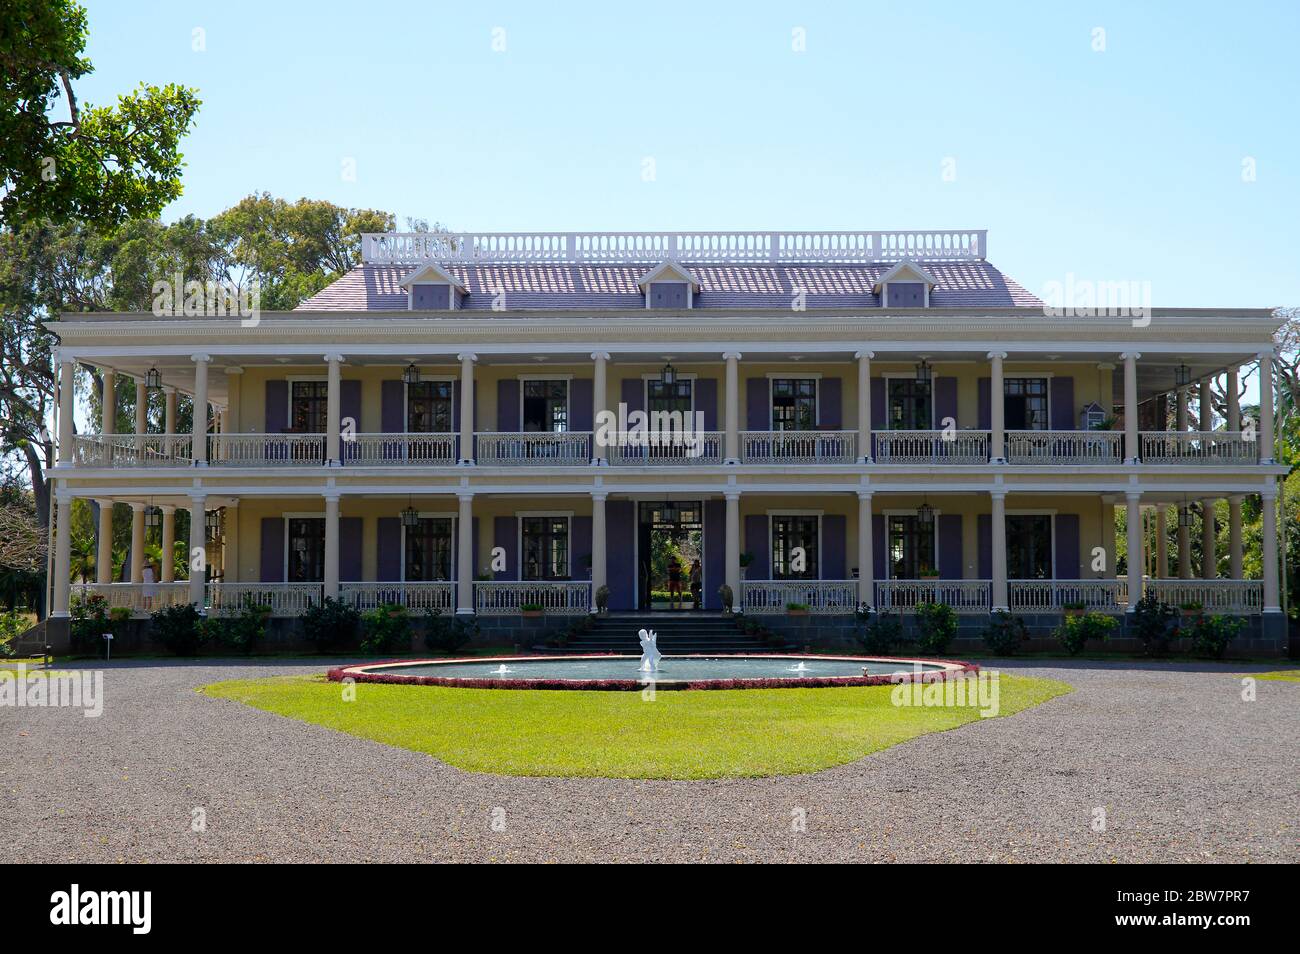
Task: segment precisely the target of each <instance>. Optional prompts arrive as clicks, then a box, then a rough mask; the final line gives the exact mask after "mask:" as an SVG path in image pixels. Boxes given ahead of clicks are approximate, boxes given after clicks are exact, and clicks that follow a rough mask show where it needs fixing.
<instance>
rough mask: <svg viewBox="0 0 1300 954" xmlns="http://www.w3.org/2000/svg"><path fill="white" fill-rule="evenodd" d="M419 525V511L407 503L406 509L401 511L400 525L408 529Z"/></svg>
mask: <svg viewBox="0 0 1300 954" xmlns="http://www.w3.org/2000/svg"><path fill="white" fill-rule="evenodd" d="M419 525H420V511H418V510H416V509H415V508H414V507H412V506H410V505H409V504H408V505H407V507H406V509H405V510H403V511H402V526H404V527H406V529H408V530H414V529H415V528H416V527H418V526H419Z"/></svg>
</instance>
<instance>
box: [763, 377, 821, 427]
mask: <svg viewBox="0 0 1300 954" xmlns="http://www.w3.org/2000/svg"><path fill="white" fill-rule="evenodd" d="M816 429H817V379H816V378H773V379H772V430H774V431H812V430H816Z"/></svg>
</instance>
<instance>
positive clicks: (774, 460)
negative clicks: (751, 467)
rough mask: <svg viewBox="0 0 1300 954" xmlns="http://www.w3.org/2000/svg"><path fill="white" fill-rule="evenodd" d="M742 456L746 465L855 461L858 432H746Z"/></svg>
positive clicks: (850, 462) (742, 436)
mask: <svg viewBox="0 0 1300 954" xmlns="http://www.w3.org/2000/svg"><path fill="white" fill-rule="evenodd" d="M740 459H741V460H742V461H743V462H744V463H746V464H852V463H854V462H855V461H857V459H858V434H857V431H743V432H741V435H740Z"/></svg>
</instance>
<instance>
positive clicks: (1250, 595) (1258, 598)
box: [1146, 580, 1264, 615]
mask: <svg viewBox="0 0 1300 954" xmlns="http://www.w3.org/2000/svg"><path fill="white" fill-rule="evenodd" d="M1146 589H1147V592H1148V593H1154V594H1155V596H1156V598H1157V599H1159V600H1160V601H1161V602H1162V603H1168V604H1169V605H1170V606H1188V605H1195V604H1198V603H1199V604H1200V606H1201V608H1202V610H1203V611H1204V612H1206V613H1210V614H1216V613H1217V614H1224V615H1248V614H1254V613H1261V612H1263V609H1264V584H1263V582H1262V581H1261V580H1147V581H1146Z"/></svg>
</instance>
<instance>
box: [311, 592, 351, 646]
mask: <svg viewBox="0 0 1300 954" xmlns="http://www.w3.org/2000/svg"><path fill="white" fill-rule="evenodd" d="M360 622H361V614H360V613H358V612H357V610H356V607H354V606H351V605H350V604H348V603H343V602H340V601H339V600H336V599H332V598H331V597H328V596H327V597H325V599H324V600H323V601H322V602H321V603H320V604H319V605H318V606H312V607H310V608H309V609H308V610H307V612H305V613H303V614H302V634H303V636H304V637H305V638H306V639H307V640H308V641H309V642H311V643H313V644H314V645H315V646H316V648H317V649H318V650H328V649H350V648H351V647H352V646H353V645H354V644H355V642H356V638H357V626H358V624H359V623H360Z"/></svg>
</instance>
